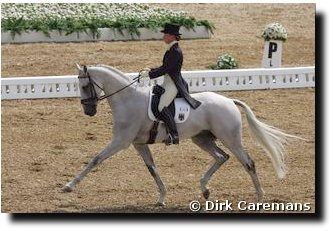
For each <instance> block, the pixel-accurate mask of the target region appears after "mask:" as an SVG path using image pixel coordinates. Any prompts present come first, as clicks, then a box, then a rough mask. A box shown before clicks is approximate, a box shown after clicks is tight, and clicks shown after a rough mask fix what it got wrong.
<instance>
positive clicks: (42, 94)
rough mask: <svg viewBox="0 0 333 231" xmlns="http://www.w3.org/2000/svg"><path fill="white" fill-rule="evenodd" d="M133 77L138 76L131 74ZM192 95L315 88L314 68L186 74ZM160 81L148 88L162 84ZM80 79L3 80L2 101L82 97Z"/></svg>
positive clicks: (57, 77)
mask: <svg viewBox="0 0 333 231" xmlns="http://www.w3.org/2000/svg"><path fill="white" fill-rule="evenodd" d="M127 75H128V76H130V77H132V78H134V77H135V76H137V73H129V74H127ZM182 75H183V77H184V79H185V80H186V81H187V82H188V84H189V88H190V91H191V92H200V91H230V90H255V89H278V88H302V87H315V67H313V66H312V67H292V68H272V69H263V68H256V69H237V70H217V71H213V70H211V71H207V70H206V71H184V72H182ZM162 81H163V80H162V78H159V79H157V80H152V81H150V82H149V83H148V84H149V86H151V85H154V84H156V83H161V82H162ZM79 95H80V93H79V88H78V79H77V76H41V77H16V78H2V79H1V99H41V98H64V97H79Z"/></svg>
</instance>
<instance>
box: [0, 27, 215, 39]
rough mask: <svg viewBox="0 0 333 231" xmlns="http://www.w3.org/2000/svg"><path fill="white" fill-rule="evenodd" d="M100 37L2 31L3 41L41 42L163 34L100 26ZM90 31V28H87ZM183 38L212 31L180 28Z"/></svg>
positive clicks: (198, 28)
mask: <svg viewBox="0 0 333 231" xmlns="http://www.w3.org/2000/svg"><path fill="white" fill-rule="evenodd" d="M99 30H100V36H99V38H94V37H93V36H92V34H90V33H88V34H87V33H85V32H74V33H72V34H69V35H65V34H66V32H62V33H60V32H59V31H58V30H53V31H50V32H49V33H50V37H47V36H46V35H44V34H43V32H38V31H31V32H27V33H26V32H22V33H21V34H20V35H19V34H16V35H15V36H14V38H13V37H12V35H11V33H10V31H7V32H1V43H40V42H59V43H60V42H92V41H129V40H159V39H162V37H163V34H162V33H161V32H160V30H162V28H161V29H159V30H157V31H152V30H149V29H146V28H140V29H139V32H140V36H137V35H133V36H132V35H130V33H129V32H128V31H127V30H123V31H122V33H120V32H119V30H117V29H113V28H100V29H99ZM87 31H88V32H89V30H87ZM180 33H182V36H181V37H182V38H183V39H205V38H210V37H211V33H210V32H209V31H208V30H207V29H206V28H205V27H204V26H197V27H195V28H194V30H192V29H190V30H187V29H185V28H181V29H180Z"/></svg>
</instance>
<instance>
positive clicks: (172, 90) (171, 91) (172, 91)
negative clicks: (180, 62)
mask: <svg viewBox="0 0 333 231" xmlns="http://www.w3.org/2000/svg"><path fill="white" fill-rule="evenodd" d="M162 87H163V88H164V89H165V92H164V93H163V95H162V96H161V99H160V103H159V104H158V111H159V112H161V111H162V110H163V108H164V107H167V106H169V105H170V103H171V102H172V100H173V99H174V98H176V96H177V94H178V90H177V87H176V85H175V83H174V82H173V80H172V79H171V78H170V76H169V75H165V76H164V82H163V84H162Z"/></svg>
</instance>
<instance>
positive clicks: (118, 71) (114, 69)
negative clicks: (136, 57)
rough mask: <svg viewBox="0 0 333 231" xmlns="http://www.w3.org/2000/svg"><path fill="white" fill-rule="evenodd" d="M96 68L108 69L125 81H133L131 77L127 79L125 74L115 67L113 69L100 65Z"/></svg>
mask: <svg viewBox="0 0 333 231" xmlns="http://www.w3.org/2000/svg"><path fill="white" fill-rule="evenodd" d="M96 67H103V68H106V69H108V70H110V71H112V72H115V73H117V74H118V75H120V76H122V77H124V79H126V80H128V81H130V80H131V79H130V78H129V77H127V76H126V75H125V74H124V73H123V72H121V71H120V70H118V69H117V68H115V67H112V66H109V65H106V64H99V65H97V66H96Z"/></svg>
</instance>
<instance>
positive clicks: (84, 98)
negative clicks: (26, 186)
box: [62, 64, 297, 205]
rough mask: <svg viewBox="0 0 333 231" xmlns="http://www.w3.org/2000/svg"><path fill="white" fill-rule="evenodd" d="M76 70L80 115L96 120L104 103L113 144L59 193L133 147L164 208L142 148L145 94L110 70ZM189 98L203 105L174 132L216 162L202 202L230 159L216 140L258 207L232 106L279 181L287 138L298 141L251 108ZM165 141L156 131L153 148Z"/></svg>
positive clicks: (205, 96) (206, 95) (209, 95)
mask: <svg viewBox="0 0 333 231" xmlns="http://www.w3.org/2000/svg"><path fill="white" fill-rule="evenodd" d="M76 67H77V69H78V71H79V76H78V78H79V88H80V94H81V103H82V106H83V109H84V113H85V114H87V115H90V116H93V115H95V114H96V112H97V110H96V107H97V103H98V101H99V100H101V99H103V98H107V100H108V103H109V105H110V107H111V109H112V116H113V129H112V131H113V139H112V141H111V142H110V144H109V145H107V146H106V148H105V149H104V150H102V151H101V152H100V153H99V154H97V155H96V156H95V157H94V158H93V159H92V160H91V161H90V162H89V163H88V165H87V166H86V167H85V168H84V169H83V171H82V172H80V173H79V174H78V175H77V176H76V177H75V178H74V179H73V180H72V181H70V182H69V183H67V184H66V185H65V186H64V187H63V188H62V190H63V191H64V192H70V191H72V190H73V188H74V186H75V185H76V184H78V183H79V182H80V181H81V180H82V179H83V178H84V177H85V176H86V175H87V174H88V173H89V172H90V171H91V170H92V169H93V168H94V167H96V166H97V165H99V164H100V163H101V162H102V161H104V160H105V159H107V158H109V157H111V156H113V155H114V154H116V153H117V152H119V151H120V150H123V149H126V148H128V147H129V146H130V145H131V144H133V146H134V148H135V149H136V150H137V151H138V152H139V154H140V155H141V157H142V158H143V160H144V162H145V164H146V165H147V167H148V170H149V172H150V174H151V175H152V176H153V177H154V179H155V181H156V184H157V186H158V188H159V192H160V194H159V198H158V202H157V204H158V205H164V204H165V196H166V189H165V186H164V183H163V181H162V180H161V178H160V176H159V174H158V171H157V168H156V166H155V164H154V160H153V157H152V155H151V152H150V150H149V147H148V145H147V140H148V137H149V131H150V129H151V127H152V125H153V122H152V121H151V120H150V119H149V118H148V115H147V111H148V98H149V90H147V89H145V90H144V88H143V89H141V88H136V87H135V86H134V85H132V84H133V83H134V81H133V80H132V79H130V78H129V77H127V76H126V75H124V74H123V73H122V72H120V71H118V70H116V69H114V68H112V67H110V66H106V65H99V66H89V67H86V66H83V67H81V66H79V65H78V64H76ZM103 92H104V97H103V95H102V94H103ZM192 97H194V98H195V99H197V100H199V101H200V102H201V103H202V104H201V106H200V107H199V108H197V109H195V110H193V109H192V108H191V112H190V116H189V118H188V119H187V120H186V121H185V122H184V123H181V124H177V129H178V132H179V137H180V140H182V139H188V138H191V139H192V141H193V143H195V144H196V145H198V146H199V147H200V148H201V149H203V150H204V151H206V152H208V153H209V154H210V155H211V156H212V157H213V158H214V160H215V161H214V163H213V164H212V165H211V167H210V168H209V169H208V171H207V172H206V173H205V174H204V175H203V176H202V178H201V180H200V185H201V190H202V193H203V195H204V197H205V198H206V199H208V197H209V190H208V188H207V183H208V181H209V179H210V178H211V176H212V175H213V174H214V173H215V172H216V171H217V170H218V169H219V168H220V167H221V165H222V164H223V163H224V162H226V161H227V160H228V158H229V155H228V154H227V153H226V152H225V151H223V150H221V149H220V148H219V147H218V146H217V145H216V143H215V140H216V139H218V140H220V141H221V142H222V143H223V144H224V145H225V146H226V147H227V148H228V149H229V150H230V151H231V152H232V153H233V154H234V155H235V156H236V157H237V159H238V160H239V161H240V162H241V163H242V165H243V166H244V167H245V170H246V171H247V172H248V174H249V175H250V176H251V179H252V181H253V184H254V187H255V190H256V195H257V200H258V201H260V202H261V201H262V200H263V196H264V192H263V190H262V188H261V185H260V182H259V179H258V177H257V174H256V170H255V166H254V162H253V160H252V159H251V158H250V156H249V155H248V153H247V152H246V151H245V149H244V147H243V144H242V121H241V114H240V111H239V110H238V108H237V106H240V107H241V108H242V109H244V112H245V114H246V117H247V121H248V123H249V125H250V128H251V130H252V132H253V134H254V136H255V137H256V138H257V139H258V141H259V142H260V143H261V144H262V146H263V148H264V150H265V151H266V153H267V154H268V156H269V157H270V159H271V161H272V163H273V166H274V169H275V171H276V174H277V176H278V177H279V178H283V177H284V176H285V173H286V168H285V163H284V153H283V152H284V143H285V142H287V140H288V139H289V138H297V137H295V136H293V135H289V134H286V133H284V132H282V131H281V130H279V129H277V128H275V127H272V126H269V125H267V124H264V123H262V122H260V121H258V119H256V117H255V115H254V114H253V112H252V110H251V109H250V107H249V106H248V105H246V104H245V103H244V102H242V101H239V100H236V99H229V98H226V97H224V96H221V95H219V94H216V93H213V92H202V93H196V94H192ZM133 115H135V119H133ZM166 138H167V133H166V130H165V127H164V125H160V127H159V129H158V135H157V137H156V143H159V142H163V141H164V140H165V139H166Z"/></svg>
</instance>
